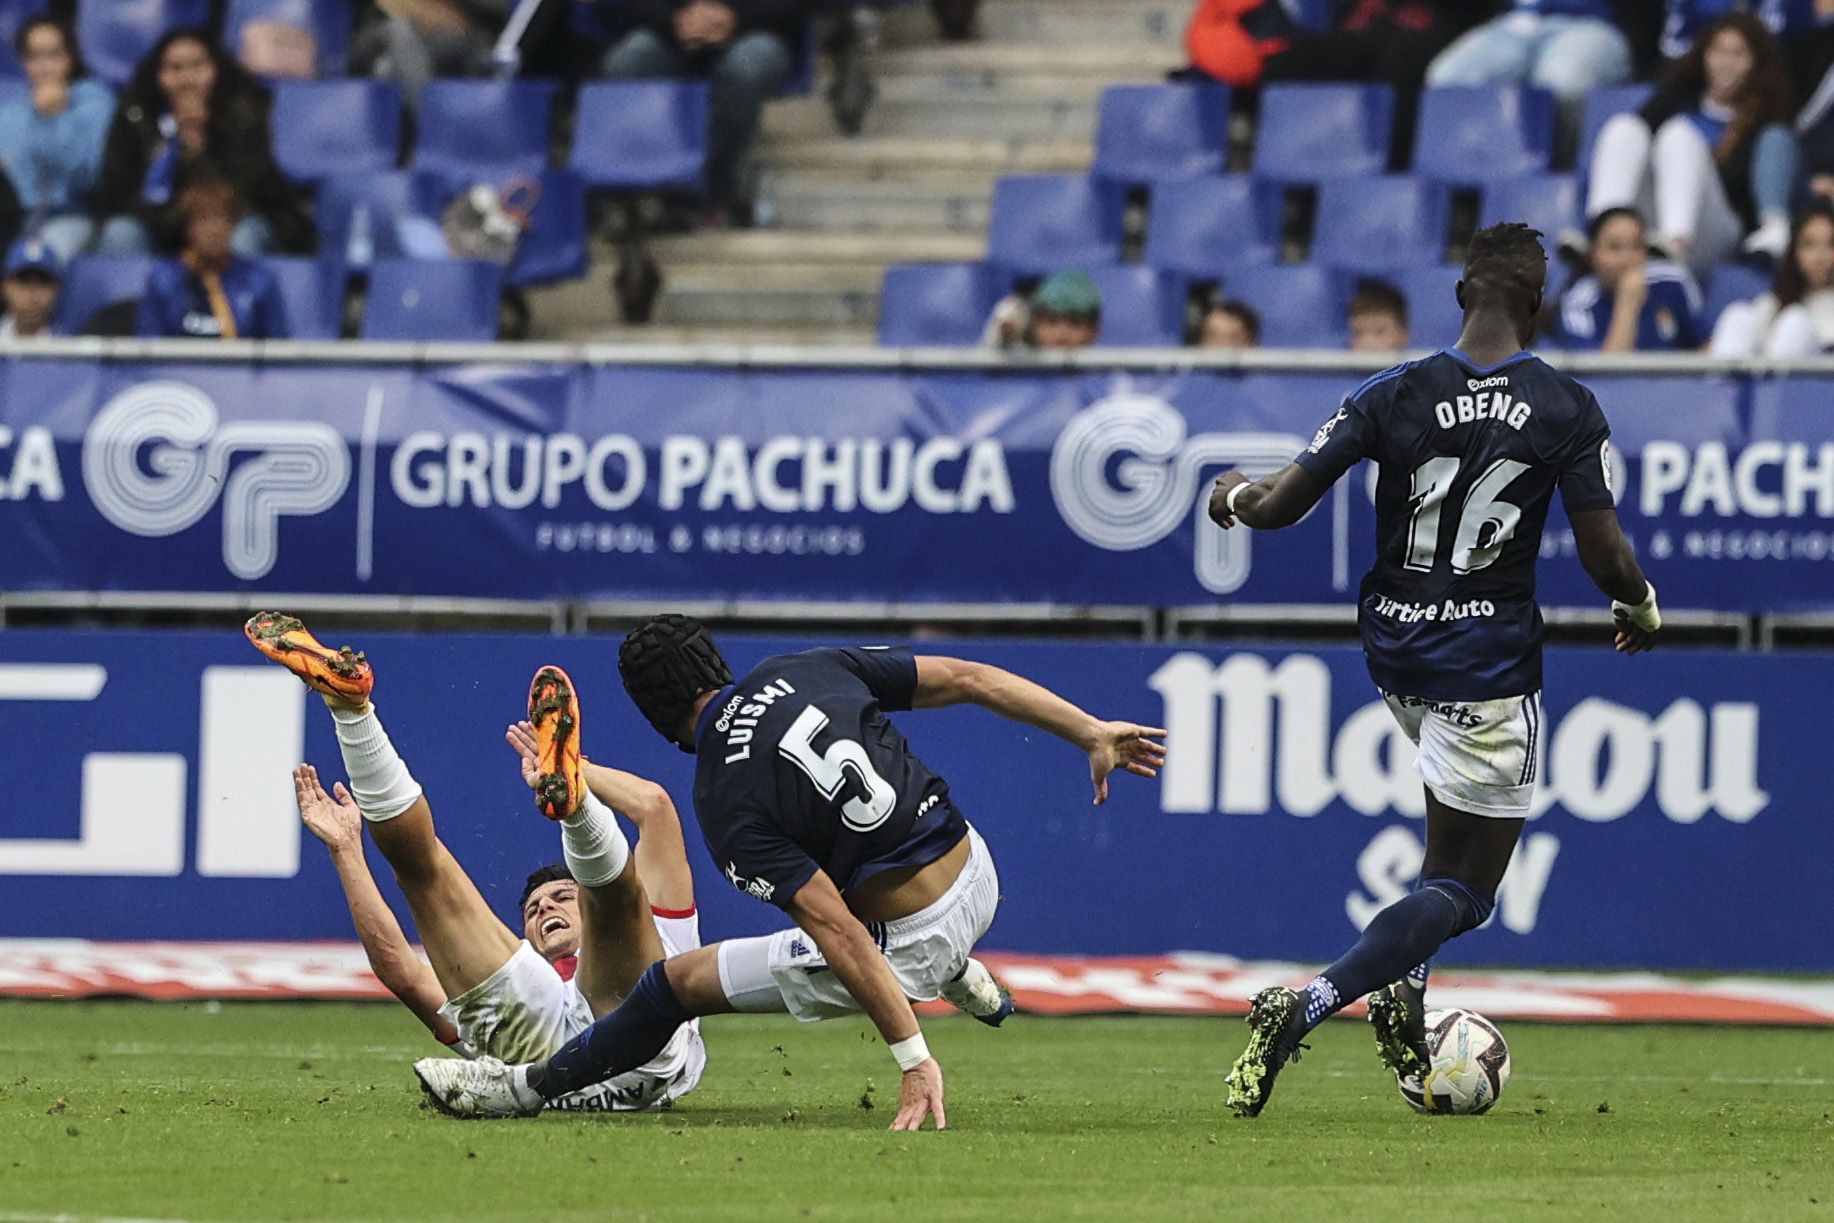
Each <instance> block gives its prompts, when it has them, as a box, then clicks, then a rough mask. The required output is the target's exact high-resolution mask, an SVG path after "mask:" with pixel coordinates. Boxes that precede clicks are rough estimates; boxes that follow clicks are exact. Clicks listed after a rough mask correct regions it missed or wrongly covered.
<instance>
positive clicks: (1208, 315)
mask: <svg viewBox="0 0 1834 1223" xmlns="http://www.w3.org/2000/svg"><path fill="white" fill-rule="evenodd" d="M1260 346H1261V316H1260V315H1259V314H1256V313H1255V310H1254V307H1252V306H1250V305H1248V304H1247V303H1245V302H1239V301H1231V300H1224V301H1219V302H1216V303H1214V304H1212V305H1211V307H1210V308H1209V309H1208V310H1206V311H1204V317H1203V321H1202V322H1200V323H1198V325H1197V347H1199V348H1225V349H1243V348H1259V347H1260Z"/></svg>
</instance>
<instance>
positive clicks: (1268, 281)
mask: <svg viewBox="0 0 1834 1223" xmlns="http://www.w3.org/2000/svg"><path fill="white" fill-rule="evenodd" d="M1223 296H1225V297H1231V298H1235V299H1237V300H1240V301H1244V302H1247V303H1248V304H1249V305H1251V306H1253V307H1254V308H1255V311H1256V312H1257V313H1258V314H1260V316H1261V343H1262V345H1263V346H1265V347H1267V348H1342V347H1343V346H1344V344H1345V342H1346V338H1347V336H1348V332H1349V328H1348V324H1347V322H1346V320H1345V317H1344V312H1345V311H1346V310H1347V309H1348V308H1349V305H1350V286H1349V285H1348V284H1347V283H1346V282H1345V279H1344V278H1343V277H1342V276H1339V275H1337V274H1335V273H1333V272H1330V271H1328V270H1326V269H1325V268H1321V267H1317V266H1314V265H1310V264H1283V265H1276V266H1274V267H1244V268H1237V269H1236V270H1235V271H1234V272H1231V273H1230V274H1229V277H1228V279H1226V280H1224V281H1223Z"/></svg>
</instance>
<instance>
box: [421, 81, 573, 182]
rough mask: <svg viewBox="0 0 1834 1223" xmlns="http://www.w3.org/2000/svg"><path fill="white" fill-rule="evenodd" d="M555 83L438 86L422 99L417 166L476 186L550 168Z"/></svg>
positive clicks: (430, 86)
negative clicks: (462, 177) (476, 183)
mask: <svg viewBox="0 0 1834 1223" xmlns="http://www.w3.org/2000/svg"><path fill="white" fill-rule="evenodd" d="M554 93H555V86H554V83H553V82H552V81H536V80H526V79H516V80H507V81H433V82H430V83H429V84H428V85H427V87H426V88H425V89H424V90H422V91H421V94H420V114H419V119H420V132H419V135H418V137H417V138H416V140H415V144H414V157H413V160H412V161H411V163H410V164H411V165H412V167H413V168H414V169H416V170H431V171H434V172H436V173H439V174H445V175H454V174H457V175H464V176H466V177H467V178H469V179H470V181H472V182H484V181H494V180H498V179H503V178H507V177H509V176H511V175H516V174H536V173H539V172H540V171H542V170H545V169H547V166H548V129H549V126H550V120H551V117H552V113H553V109H554Z"/></svg>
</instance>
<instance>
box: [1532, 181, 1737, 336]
mask: <svg viewBox="0 0 1834 1223" xmlns="http://www.w3.org/2000/svg"><path fill="white" fill-rule="evenodd" d="M1587 237H1588V238H1589V239H1590V245H1589V247H1588V249H1587V253H1586V261H1587V271H1586V272H1585V274H1584V275H1582V276H1580V277H1579V278H1578V279H1577V280H1575V281H1574V282H1573V283H1572V284H1571V285H1569V286H1568V287H1567V291H1566V292H1565V293H1563V294H1562V295H1561V297H1560V304H1559V309H1558V311H1557V312H1556V317H1555V323H1554V334H1553V339H1554V342H1555V344H1556V345H1557V346H1558V347H1561V348H1569V349H1595V350H1600V351H1603V352H1665V351H1666V352H1673V351H1681V350H1692V349H1695V348H1698V347H1700V344H1701V341H1702V340H1703V339H1705V337H1704V336H1702V335H1701V333H1700V322H1699V318H1700V289H1699V287H1698V286H1696V285H1695V283H1694V279H1693V277H1691V276H1689V275H1688V273H1687V271H1686V270H1685V269H1683V268H1680V267H1677V266H1676V265H1674V264H1673V263H1669V262H1666V261H1658V260H1652V259H1650V257H1649V232H1648V230H1647V229H1646V228H1645V227H1644V224H1643V218H1642V216H1641V215H1640V214H1639V213H1638V212H1637V211H1636V210H1635V209H1632V208H1613V209H1611V210H1609V211H1607V212H1602V213H1600V214H1599V215H1598V216H1596V217H1594V218H1592V224H1591V226H1590V227H1589V229H1588V231H1587Z"/></svg>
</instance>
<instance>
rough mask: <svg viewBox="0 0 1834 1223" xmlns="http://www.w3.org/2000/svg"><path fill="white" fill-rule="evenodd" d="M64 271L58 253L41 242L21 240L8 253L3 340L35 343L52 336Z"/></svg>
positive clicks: (1, 287) (0, 286) (0, 285)
mask: <svg viewBox="0 0 1834 1223" xmlns="http://www.w3.org/2000/svg"><path fill="white" fill-rule="evenodd" d="M63 279H64V268H63V264H62V262H61V261H60V260H59V259H58V257H57V251H56V250H55V249H54V248H53V247H52V246H51V244H50V243H49V242H46V241H45V240H44V239H42V238H21V239H19V241H17V242H15V243H13V245H12V248H11V249H10V250H8V251H7V252H6V279H5V280H4V281H0V293H4V295H5V297H6V317H5V318H0V340H35V339H40V338H42V337H44V336H48V335H51V334H52V331H51V313H52V310H53V309H54V308H55V307H56V305H57V291H58V289H59V287H61V285H62V284H63Z"/></svg>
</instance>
